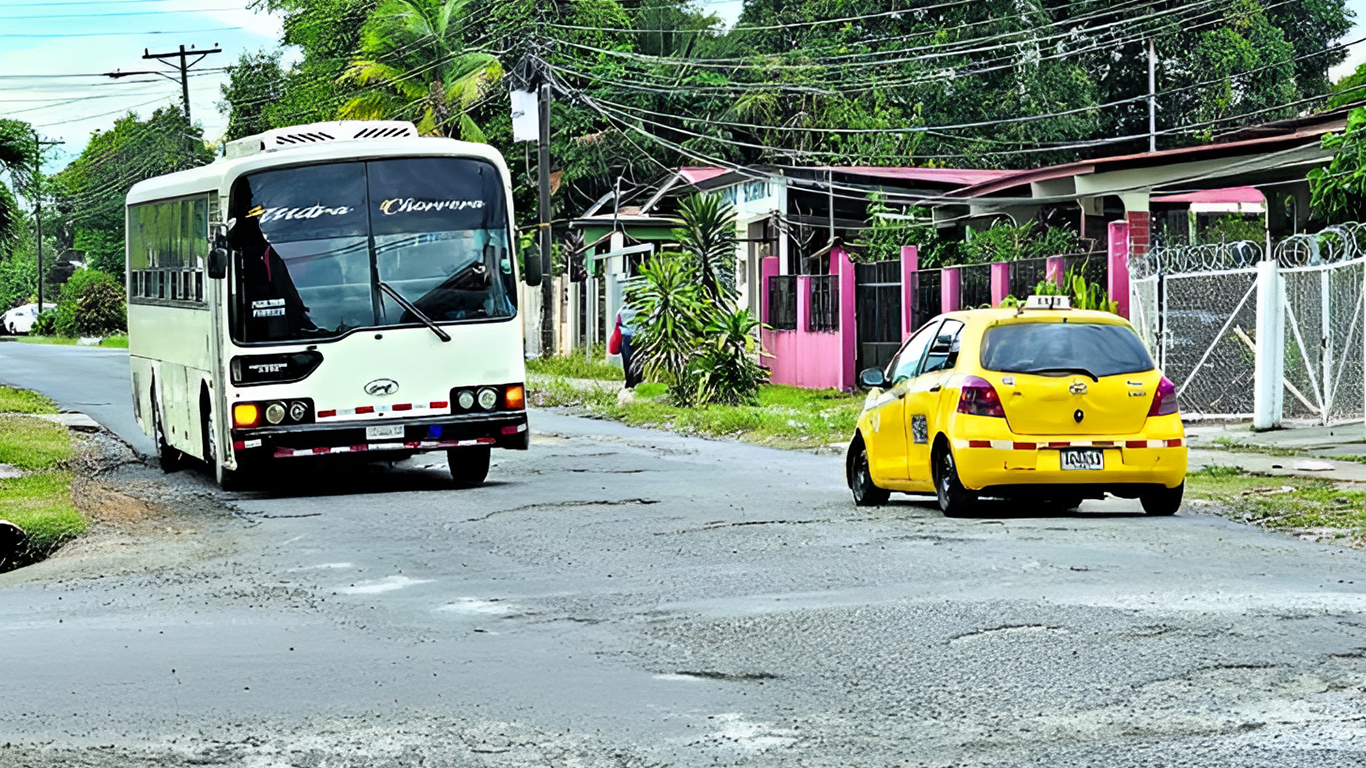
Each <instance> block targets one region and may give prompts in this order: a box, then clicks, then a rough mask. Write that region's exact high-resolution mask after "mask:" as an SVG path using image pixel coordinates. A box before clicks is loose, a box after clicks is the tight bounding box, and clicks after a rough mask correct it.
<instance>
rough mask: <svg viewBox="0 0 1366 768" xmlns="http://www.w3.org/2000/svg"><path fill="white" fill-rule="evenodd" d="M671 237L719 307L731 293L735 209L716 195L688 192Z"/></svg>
mask: <svg viewBox="0 0 1366 768" xmlns="http://www.w3.org/2000/svg"><path fill="white" fill-rule="evenodd" d="M679 212H680V216H681V217H682V219H683V226H681V227H678V228H676V229H674V231H673V236H674V238H675V239H677V240H678V243H679V245H680V246H682V248H683V250H684V252H685V253H687V254H689V255H690V256H691V257H692V260H693V268H694V269H696V270H697V276H698V279H699V280H701V282H702V287H703V288H704V289H705V290H706V292H707V296H708V297H709V298H710V299H711V300H712V302H714V303H715V304H716V305H717V306H722V305H724V304H725V303H726V302H728V301H729V300H731V299H732V298H734V296H735V258H736V256H735V245H736V239H735V208H734V207H732V206H731V205H730V203H727V202H725V201H723V200H722V199H721V196H720V195H692V196H691V197H688V198H686V199H685V200H684V201H683V204H682V205H681V206H679Z"/></svg>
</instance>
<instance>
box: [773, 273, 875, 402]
mask: <svg viewBox="0 0 1366 768" xmlns="http://www.w3.org/2000/svg"><path fill="white" fill-rule="evenodd" d="M830 256H831V258H830V274H832V275H838V276H839V279H838V282H839V301H840V305H839V329H838V330H835V331H808V330H807V325H808V318H810V316H811V278H810V277H806V276H800V277H798V278H797V328H796V330H790V331H774V330H769V329H764V330H763V331H762V340H763V345H764V351H765V352H767V353H768V354H769V355H771V357H769V358H766V359H765V360H764V364H765V366H766V367H767V368H768V369H769V371H770V372H771V376H770V381H772V382H773V383H774V384H790V385H792V386H797V387H805V388H807V389H851V388H853V387H854V384H855V381H856V376H857V371H855V370H854V364H855V360H856V358H857V352H858V346H857V345H858V339H857V330H856V326H855V322H856V321H855V318H854V265H853V263H852V262H851V261H850V260H849V254H848V253H846V252H845V251H844V250H843V249H839V248H836V249H835V250H834V251H832V252H831V254H830ZM770 262H772V264H771V265H770ZM777 273H778V260H777V259H775V258H767V259H764V263H763V265H762V274H763V279H764V290H763V297H764V298H763V310H764V319H765V320H767V318H768V278H769V277H771V276H774V275H777Z"/></svg>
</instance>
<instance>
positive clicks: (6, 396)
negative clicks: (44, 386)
mask: <svg viewBox="0 0 1366 768" xmlns="http://www.w3.org/2000/svg"><path fill="white" fill-rule="evenodd" d="M56 412H57V404H56V403H54V402H52V401H51V400H49V399H48V398H46V397H44V396H43V395H40V394H38V393H37V392H30V391H28V390H27V389H13V388H11V387H0V413H56Z"/></svg>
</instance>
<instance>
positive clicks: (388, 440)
mask: <svg viewBox="0 0 1366 768" xmlns="http://www.w3.org/2000/svg"><path fill="white" fill-rule="evenodd" d="M377 427H381V428H387V429H386V431H387V432H391V433H396V432H397V430H398V429H400V428H401V430H402V435H398V434H385V435H383V436H376V435H375V434H374V430H373V428H377ZM530 443H531V433H530V430H529V429H528V428H527V417H526V411H508V412H504V413H494V414H488V415H478V416H453V415H450V414H445V415H441V416H423V417H416V418H410V419H390V418H386V419H383V420H382V421H379V420H373V421H370V420H368V421H364V422H360V423H356V422H352V423H350V424H347V423H345V422H343V423H329V424H298V425H293V426H288V427H260V428H256V429H234V430H233V431H232V448H233V453H234V454H236V456H237V457H238V459H239V460H241V459H249V460H252V459H258V458H259V459H265V458H276V459H287V458H297V457H301V456H321V455H327V454H338V453H370V452H388V451H403V452H408V453H417V452H421V451H441V450H446V449H448V448H466V447H472V446H481V445H487V446H489V447H493V448H511V449H514V450H526V449H527V448H528V447H530Z"/></svg>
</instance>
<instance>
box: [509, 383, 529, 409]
mask: <svg viewBox="0 0 1366 768" xmlns="http://www.w3.org/2000/svg"><path fill="white" fill-rule="evenodd" d="M504 402H505V403H507V409H508V410H510V411H520V410H522V409H523V408H525V407H526V390H525V389H523V388H522V385H521V384H513V385H512V386H510V387H508V390H507V395H506V397H505V398H504Z"/></svg>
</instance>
